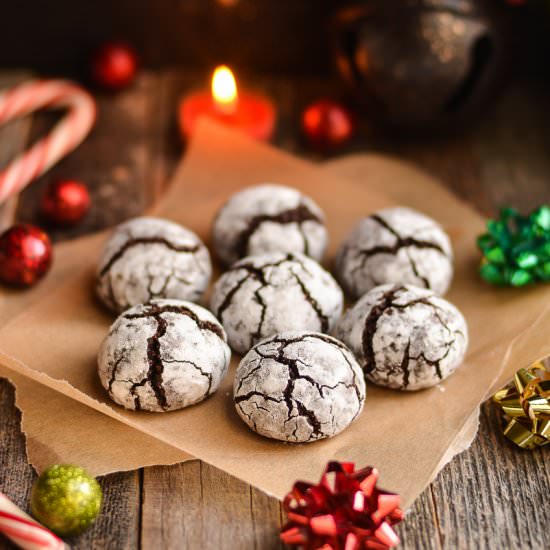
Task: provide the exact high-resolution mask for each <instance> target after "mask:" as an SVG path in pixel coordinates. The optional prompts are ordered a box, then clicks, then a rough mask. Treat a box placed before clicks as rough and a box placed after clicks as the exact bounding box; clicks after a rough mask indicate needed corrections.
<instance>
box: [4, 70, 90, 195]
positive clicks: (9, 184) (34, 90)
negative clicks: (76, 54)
mask: <svg viewBox="0 0 550 550" xmlns="http://www.w3.org/2000/svg"><path fill="white" fill-rule="evenodd" d="M43 108H48V109H50V108H53V109H57V108H65V109H68V112H67V114H66V115H65V116H64V117H63V119H62V120H60V121H59V122H58V124H57V125H56V126H55V127H54V128H53V129H52V131H51V132H50V133H49V134H48V135H47V136H45V137H44V138H42V139H41V140H39V141H38V142H37V143H35V144H34V145H33V146H32V147H31V148H30V149H29V150H28V151H25V152H23V153H22V154H20V155H19V156H17V157H16V158H15V159H14V160H13V161H12V162H11V163H10V164H9V165H8V166H6V168H5V169H4V170H3V171H1V172H0V204H1V203H2V202H4V201H5V200H6V199H7V198H8V197H10V196H12V195H14V194H16V193H18V192H19V191H21V190H22V189H23V188H24V187H25V186H26V185H28V184H29V183H30V182H31V181H33V180H34V179H35V178H37V177H38V176H40V175H42V174H43V173H44V172H46V171H47V170H49V169H50V168H51V167H52V166H53V165H54V164H55V163H56V162H58V161H59V160H61V159H62V158H63V157H64V156H65V155H67V154H68V153H70V152H71V151H72V150H73V149H75V148H76V147H77V146H78V145H79V144H80V143H81V142H82V141H83V140H84V138H85V137H86V136H87V135H88V133H89V132H90V130H91V129H92V126H93V125H94V122H95V117H96V105H95V101H94V100H93V98H92V96H91V95H90V94H89V93H88V92H86V91H85V90H84V89H83V88H81V87H80V86H78V85H76V84H74V83H72V82H69V81H66V80H30V81H27V82H24V83H23V84H20V85H18V86H15V87H14V88H11V89H9V90H5V91H3V92H0V126H1V125H2V124H5V123H6V122H8V121H10V120H13V119H15V118H19V117H21V116H25V115H28V114H30V113H32V112H34V111H37V110H39V109H43Z"/></svg>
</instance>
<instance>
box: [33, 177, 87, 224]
mask: <svg viewBox="0 0 550 550" xmlns="http://www.w3.org/2000/svg"><path fill="white" fill-rule="evenodd" d="M89 209H90V192H89V191H88V187H87V186H86V185H85V184H84V183H82V182H80V181H76V180H59V181H54V182H53V183H50V184H49V185H48V186H47V187H46V191H45V192H44V195H43V196H42V204H41V213H42V215H43V217H44V218H45V219H46V220H48V221H49V222H52V223H54V224H56V225H73V224H75V223H78V222H79V221H80V220H81V219H82V218H83V217H84V215H85V214H86V213H87V212H88V210H89Z"/></svg>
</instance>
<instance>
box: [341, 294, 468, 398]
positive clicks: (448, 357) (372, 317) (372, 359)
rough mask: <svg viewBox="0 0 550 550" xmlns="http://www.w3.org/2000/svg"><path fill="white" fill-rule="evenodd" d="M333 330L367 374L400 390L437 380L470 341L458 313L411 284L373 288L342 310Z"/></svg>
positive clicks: (444, 375) (453, 365)
mask: <svg viewBox="0 0 550 550" xmlns="http://www.w3.org/2000/svg"><path fill="white" fill-rule="evenodd" d="M334 335H335V336H336V337H337V338H340V339H341V340H342V341H343V342H344V343H345V344H347V345H348V346H349V347H350V349H351V350H352V351H353V352H354V353H355V356H356V357H357V360H358V361H359V363H360V364H361V365H362V367H363V370H364V372H365V376H366V377H367V379H368V380H370V381H372V382H374V383H375V384H378V385H380V386H387V387H389V388H394V389H399V390H420V389H423V388H428V387H430V386H434V385H436V384H438V383H439V382H441V381H442V380H444V379H445V378H447V377H448V376H449V375H450V374H452V373H453V372H454V371H455V370H456V368H457V367H458V366H460V364H461V363H462V361H463V359H464V355H465V354H466V349H467V347H468V328H467V325H466V321H465V320H464V317H463V316H462V313H461V312H460V311H459V310H458V309H457V308H456V307H455V306H454V305H452V304H451V303H450V302H448V301H447V300H444V299H443V298H441V297H439V296H437V295H436V294H434V293H433V292H432V291H430V290H426V289H423V288H418V287H415V286H412V285H382V286H379V287H377V288H374V289H373V290H371V291H370V292H368V293H367V294H365V295H364V296H363V298H361V300H359V301H358V302H357V304H355V306H353V307H352V308H351V309H350V310H349V311H347V312H346V314H345V315H344V317H343V318H342V319H341V320H340V321H339V323H338V324H337V326H336V328H335V330H334Z"/></svg>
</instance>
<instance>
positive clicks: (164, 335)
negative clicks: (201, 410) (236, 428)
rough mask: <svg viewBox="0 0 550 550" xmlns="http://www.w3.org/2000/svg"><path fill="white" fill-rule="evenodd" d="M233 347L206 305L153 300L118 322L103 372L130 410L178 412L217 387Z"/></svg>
mask: <svg viewBox="0 0 550 550" xmlns="http://www.w3.org/2000/svg"><path fill="white" fill-rule="evenodd" d="M230 358H231V351H230V349H229V346H228V345H227V337H226V335H225V332H224V330H223V328H222V326H221V325H220V323H219V322H218V321H217V319H216V318H215V317H214V316H213V315H212V314H211V313H210V312H209V311H208V310H206V309H205V308H203V307H201V306H198V305H197V304H193V303H191V302H185V301H182V300H152V301H151V302H150V303H148V304H145V305H143V304H140V305H137V306H134V307H133V308H131V309H129V310H127V311H125V312H124V313H123V314H121V315H120V316H119V317H118V319H117V320H116V321H115V322H114V323H113V325H112V326H111V328H110V330H109V334H108V335H107V336H106V337H105V339H104V340H103V343H102V344H101V347H100V350H99V354H98V374H99V378H100V380H101V383H102V385H103V387H104V388H105V389H106V390H107V392H108V393H109V396H110V397H111V399H112V400H113V401H115V402H116V403H118V404H119V405H122V406H123V407H125V408H127V409H133V410H137V411H139V410H146V411H155V412H163V411H172V410H176V409H181V408H183V407H187V406H189V405H193V404H195V403H198V402H200V401H202V400H203V399H206V397H208V396H209V395H210V394H211V393H213V392H215V391H216V390H217V389H218V387H219V385H220V382H221V380H222V378H223V377H224V375H225V374H226V372H227V369H228V367H229V360H230Z"/></svg>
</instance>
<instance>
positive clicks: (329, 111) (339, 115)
mask: <svg viewBox="0 0 550 550" xmlns="http://www.w3.org/2000/svg"><path fill="white" fill-rule="evenodd" d="M302 130H303V132H304V135H305V137H306V138H307V139H308V141H309V142H310V143H311V144H312V145H313V146H314V147H316V148H318V149H321V150H329V151H330V150H333V149H337V148H338V147H340V146H342V145H344V144H345V143H346V142H347V141H348V140H349V139H350V138H351V136H352V135H353V132H354V121H353V116H352V114H351V113H350V111H349V110H348V109H347V108H346V107H344V106H343V105H342V104H340V103H338V102H337V101H333V100H330V99H321V100H319V101H316V102H315V103H312V104H311V105H309V106H308V107H307V108H306V109H305V110H304V112H303V113H302Z"/></svg>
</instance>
